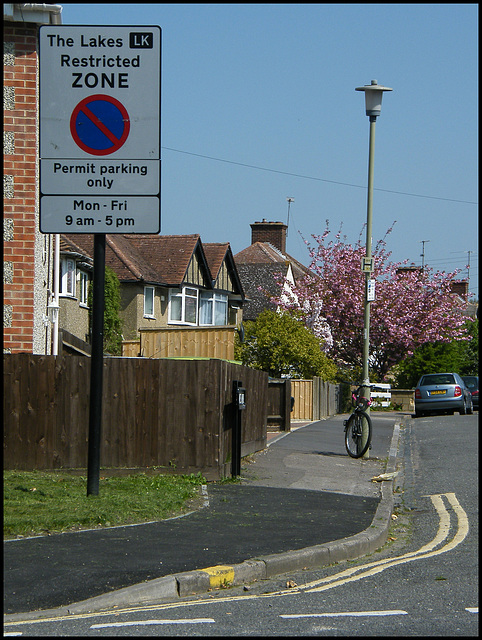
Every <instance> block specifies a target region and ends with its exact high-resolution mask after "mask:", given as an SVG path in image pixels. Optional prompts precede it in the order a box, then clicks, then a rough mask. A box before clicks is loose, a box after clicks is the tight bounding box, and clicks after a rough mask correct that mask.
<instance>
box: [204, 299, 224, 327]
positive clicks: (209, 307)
mask: <svg viewBox="0 0 482 640" xmlns="http://www.w3.org/2000/svg"><path fill="white" fill-rule="evenodd" d="M199 308H200V317H199V324H200V325H216V326H219V325H225V324H227V317H228V296H226V295H224V294H222V293H214V292H213V291H202V292H201V300H200V305H199Z"/></svg>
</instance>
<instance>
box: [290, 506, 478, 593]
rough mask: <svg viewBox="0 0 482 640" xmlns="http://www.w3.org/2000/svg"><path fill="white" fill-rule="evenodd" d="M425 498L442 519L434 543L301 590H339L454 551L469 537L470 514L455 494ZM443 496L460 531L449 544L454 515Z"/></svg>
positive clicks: (315, 582) (361, 566) (353, 569)
mask: <svg viewBox="0 0 482 640" xmlns="http://www.w3.org/2000/svg"><path fill="white" fill-rule="evenodd" d="M423 497H425V498H430V499H431V501H432V503H433V505H434V507H435V510H436V511H437V513H438V515H439V520H440V521H439V527H438V531H437V534H436V536H435V538H434V539H433V540H432V541H431V542H429V543H428V544H426V545H424V546H423V547H421V548H420V549H418V550H417V551H412V552H411V553H405V554H404V555H402V556H398V557H396V558H386V559H384V560H378V561H376V562H370V563H368V564H364V565H360V566H358V567H352V568H351V569H346V570H345V571H342V572H341V573H337V574H335V575H333V576H328V577H327V578H322V579H321V580H315V581H314V582H309V583H306V584H304V585H301V586H300V587H299V589H300V590H302V591H304V592H305V593H313V592H315V591H325V590H326V589H332V588H333V587H338V586H340V585H343V584H346V583H348V582H354V581H355V580H361V579H362V578H367V577H369V576H373V575H375V574H377V573H380V572H381V571H385V569H388V568H389V567H395V566H396V565H398V564H404V563H406V562H413V561H414V560H422V559H424V558H430V557H433V556H437V555H440V554H441V553H446V552H447V551H450V550H451V549H454V548H455V547H456V546H457V545H459V544H460V543H461V542H462V541H463V540H464V539H465V538H466V536H467V534H468V532H469V520H468V518H467V514H466V513H465V511H464V510H463V509H462V507H461V506H460V503H459V501H458V500H457V498H456V497H455V493H438V494H435V495H431V496H423ZM443 497H445V499H446V500H447V501H448V503H449V505H450V506H451V507H452V509H453V511H454V512H455V514H456V516H457V530H456V533H455V535H454V537H453V538H452V539H451V540H449V541H447V540H448V537H449V533H450V513H449V511H448V510H447V508H446V507H445V504H444V501H443V500H442V498H443ZM446 541H447V542H446ZM444 542H446V544H443V543H444ZM441 544H443V546H442V547H440V548H437V547H439V546H440V545H441ZM354 574H357V575H354Z"/></svg>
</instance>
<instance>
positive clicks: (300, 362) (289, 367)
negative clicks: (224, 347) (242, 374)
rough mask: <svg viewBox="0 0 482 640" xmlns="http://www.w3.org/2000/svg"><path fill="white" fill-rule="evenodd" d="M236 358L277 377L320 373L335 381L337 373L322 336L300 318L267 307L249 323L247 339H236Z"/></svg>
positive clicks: (304, 376) (245, 335)
mask: <svg viewBox="0 0 482 640" xmlns="http://www.w3.org/2000/svg"><path fill="white" fill-rule="evenodd" d="M235 358H236V359H237V360H240V361H241V362H242V363H243V364H244V365H247V366H250V367H253V368H254V369H261V370H262V371H266V372H267V373H268V374H269V375H270V376H271V377H273V378H281V377H289V378H303V379H311V378H313V377H314V376H319V377H321V378H322V379H323V380H326V381H330V382H333V381H334V380H335V378H336V374H337V367H336V365H335V364H334V362H333V361H332V360H330V359H329V358H328V356H327V355H326V354H325V353H324V352H323V351H322V349H321V345H320V341H319V340H318V338H316V336H314V335H313V334H312V333H311V331H309V330H308V329H306V327H305V326H304V325H303V323H302V322H301V321H300V320H298V319H297V318H296V317H294V316H291V315H288V314H287V313H277V312H276V311H271V310H267V309H266V310H265V311H263V312H262V313H261V314H260V315H259V316H258V317H257V319H256V320H255V321H251V322H246V324H245V331H244V342H243V343H241V342H240V341H239V339H238V338H237V340H236V347H235Z"/></svg>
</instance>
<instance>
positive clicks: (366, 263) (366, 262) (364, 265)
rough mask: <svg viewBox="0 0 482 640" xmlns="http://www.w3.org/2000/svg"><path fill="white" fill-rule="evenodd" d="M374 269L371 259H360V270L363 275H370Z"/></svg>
mask: <svg viewBox="0 0 482 640" xmlns="http://www.w3.org/2000/svg"><path fill="white" fill-rule="evenodd" d="M373 267H374V263H373V258H367V257H366V256H364V257H363V258H362V259H361V270H362V271H364V272H365V273H372V271H373Z"/></svg>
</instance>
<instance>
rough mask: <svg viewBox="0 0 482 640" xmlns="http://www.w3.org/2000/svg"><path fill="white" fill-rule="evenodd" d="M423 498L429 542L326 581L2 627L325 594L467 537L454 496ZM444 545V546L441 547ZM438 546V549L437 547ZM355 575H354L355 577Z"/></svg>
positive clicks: (214, 571) (221, 569) (224, 576)
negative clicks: (429, 519) (432, 519)
mask: <svg viewBox="0 0 482 640" xmlns="http://www.w3.org/2000/svg"><path fill="white" fill-rule="evenodd" d="M423 497H426V498H430V499H431V501H432V503H433V505H434V507H435V510H436V511H437V513H438V515H439V526H438V530H437V534H436V535H435V537H434V538H433V540H432V541H431V542H429V543H428V544H426V545H424V546H423V547H420V549H418V550H417V551H412V552H410V553H405V554H404V555H402V556H398V557H396V558H386V559H384V560H378V561H376V562H370V563H368V564H363V565H359V566H358V567H352V568H350V569H346V570H345V571H341V572H340V573H337V574H334V575H332V576H328V577H326V578H322V579H320V580H315V581H314V582H308V583H306V584H303V585H299V586H298V587H296V588H294V589H287V590H283V591H276V592H272V593H264V594H260V595H254V594H253V595H240V596H231V597H230V596H227V597H224V598H216V599H214V600H212V599H209V600H197V601H184V602H179V603H165V604H159V605H146V606H142V607H131V608H124V609H111V610H109V611H103V612H97V613H95V612H94V613H85V614H74V615H70V616H56V617H53V618H40V619H35V620H22V621H17V622H7V623H4V627H8V626H16V625H22V624H35V623H40V622H53V621H61V620H70V621H72V620H74V619H82V618H84V619H86V618H94V617H96V618H98V617H104V616H111V615H113V614H116V615H117V616H118V615H121V614H123V613H133V612H135V611H144V612H145V611H159V610H167V609H178V608H183V607H193V606H201V605H206V604H213V603H215V602H232V601H235V600H252V599H256V598H274V597H278V596H290V595H296V594H301V593H314V592H316V591H325V590H327V589H333V588H335V587H339V586H341V585H344V584H347V583H349V582H354V581H356V580H361V579H362V578H367V577H370V576H373V575H375V574H377V573H380V572H382V571H385V569H388V568H390V567H394V566H396V565H398V564H403V563H405V562H413V561H414V560H422V559H424V558H430V557H433V556H437V555H440V554H441V553H446V552H447V551H450V550H451V549H454V548H455V547H456V546H457V545H459V544H460V543H461V542H462V541H463V540H464V539H465V538H466V536H467V534H468V532H469V520H468V518H467V514H466V513H465V511H464V510H463V509H462V507H461V506H460V504H459V501H458V500H457V498H456V497H455V494H454V493H438V494H435V495H430V496H423ZM443 498H444V499H445V500H446V501H447V502H448V504H449V505H450V507H451V508H452V510H453V512H454V513H455V515H456V516H457V527H456V532H455V535H454V536H453V538H452V539H451V540H449V539H448V538H449V534H450V528H451V523H450V512H449V511H448V510H447V508H446V506H445V503H444V500H443ZM444 543H445V544H444ZM440 545H442V546H440ZM231 569H232V568H231V567H230V566H218V567H209V568H207V569H203V571H205V572H206V573H208V574H209V576H210V581H211V584H212V585H213V586H222V584H223V583H224V582H226V581H228V579H229V578H231V574H230V570H231ZM355 574H356V575H355Z"/></svg>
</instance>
